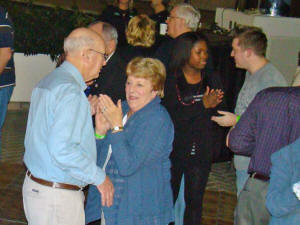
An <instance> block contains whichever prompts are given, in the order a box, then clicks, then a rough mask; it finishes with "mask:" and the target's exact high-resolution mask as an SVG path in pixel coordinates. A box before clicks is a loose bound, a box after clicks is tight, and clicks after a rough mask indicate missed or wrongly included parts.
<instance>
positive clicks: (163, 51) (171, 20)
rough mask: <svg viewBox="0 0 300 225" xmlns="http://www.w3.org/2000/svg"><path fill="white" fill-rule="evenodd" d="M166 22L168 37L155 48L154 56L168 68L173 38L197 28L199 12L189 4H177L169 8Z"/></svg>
mask: <svg viewBox="0 0 300 225" xmlns="http://www.w3.org/2000/svg"><path fill="white" fill-rule="evenodd" d="M166 23H167V34H168V36H169V37H168V38H167V40H166V41H164V42H163V43H162V44H161V45H160V47H159V48H158V49H157V51H156V53H155V57H156V58H158V59H159V60H160V61H162V63H163V64H164V65H165V67H166V69H168V65H169V61H170V58H171V52H172V49H173V47H174V40H175V39H176V38H177V37H179V36H180V35H182V34H184V33H186V32H191V31H196V30H197V28H198V26H199V23H200V12H199V11H198V10H196V9H195V8H194V7H193V6H191V5H190V4H186V3H182V4H178V5H176V6H175V7H174V8H173V9H172V10H171V12H170V15H169V16H168V17H167V20H166Z"/></svg>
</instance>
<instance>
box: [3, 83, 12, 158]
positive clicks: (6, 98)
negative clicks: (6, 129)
mask: <svg viewBox="0 0 300 225" xmlns="http://www.w3.org/2000/svg"><path fill="white" fill-rule="evenodd" d="M13 90H14V86H8V87H3V88H0V157H1V135H2V134H1V132H2V127H3V124H4V120H5V116H6V112H7V105H8V103H9V100H10V97H11V95H12V92H13Z"/></svg>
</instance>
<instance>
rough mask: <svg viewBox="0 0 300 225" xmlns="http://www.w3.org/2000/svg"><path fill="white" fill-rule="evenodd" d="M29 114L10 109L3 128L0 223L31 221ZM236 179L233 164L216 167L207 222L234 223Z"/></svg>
mask: <svg viewBox="0 0 300 225" xmlns="http://www.w3.org/2000/svg"><path fill="white" fill-rule="evenodd" d="M27 113H28V112H27V110H18V111H8V115H7V118H6V121H5V124H4V128H3V130H2V155H1V156H2V157H1V160H0V225H19V224H27V223H26V219H25V216H24V213H23V205H22V194H21V188H22V182H23V178H24V174H25V170H24V166H23V164H22V155H23V153H24V145H23V141H24V134H25V128H26V120H27ZM234 180H235V176H234V172H233V169H232V168H231V165H230V163H227V162H225V163H218V164H215V165H214V166H213V169H212V172H211V174H210V177H209V181H208V186H207V189H206V194H205V196H204V209H203V225H232V224H233V210H234V207H235V204H236V194H235V192H236V190H235V184H234ZM141 225H142V224H141Z"/></svg>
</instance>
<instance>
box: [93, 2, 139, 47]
mask: <svg viewBox="0 0 300 225" xmlns="http://www.w3.org/2000/svg"><path fill="white" fill-rule="evenodd" d="M136 15H137V10H136V9H135V8H134V7H133V0H114V3H113V5H109V6H107V8H106V9H104V10H103V12H102V14H101V16H100V18H99V20H101V21H103V22H107V23H110V24H111V25H113V26H114V27H115V28H116V29H117V31H118V46H123V45H125V44H126V36H125V30H126V27H127V24H128V22H129V20H130V19H131V18H133V17H134V16H136Z"/></svg>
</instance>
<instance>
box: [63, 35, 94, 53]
mask: <svg viewBox="0 0 300 225" xmlns="http://www.w3.org/2000/svg"><path fill="white" fill-rule="evenodd" d="M94 44H95V39H93V38H91V37H88V36H77V37H70V36H69V37H66V38H65V40H64V51H65V53H68V52H73V51H76V50H79V49H81V48H83V47H93V46H94Z"/></svg>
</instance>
